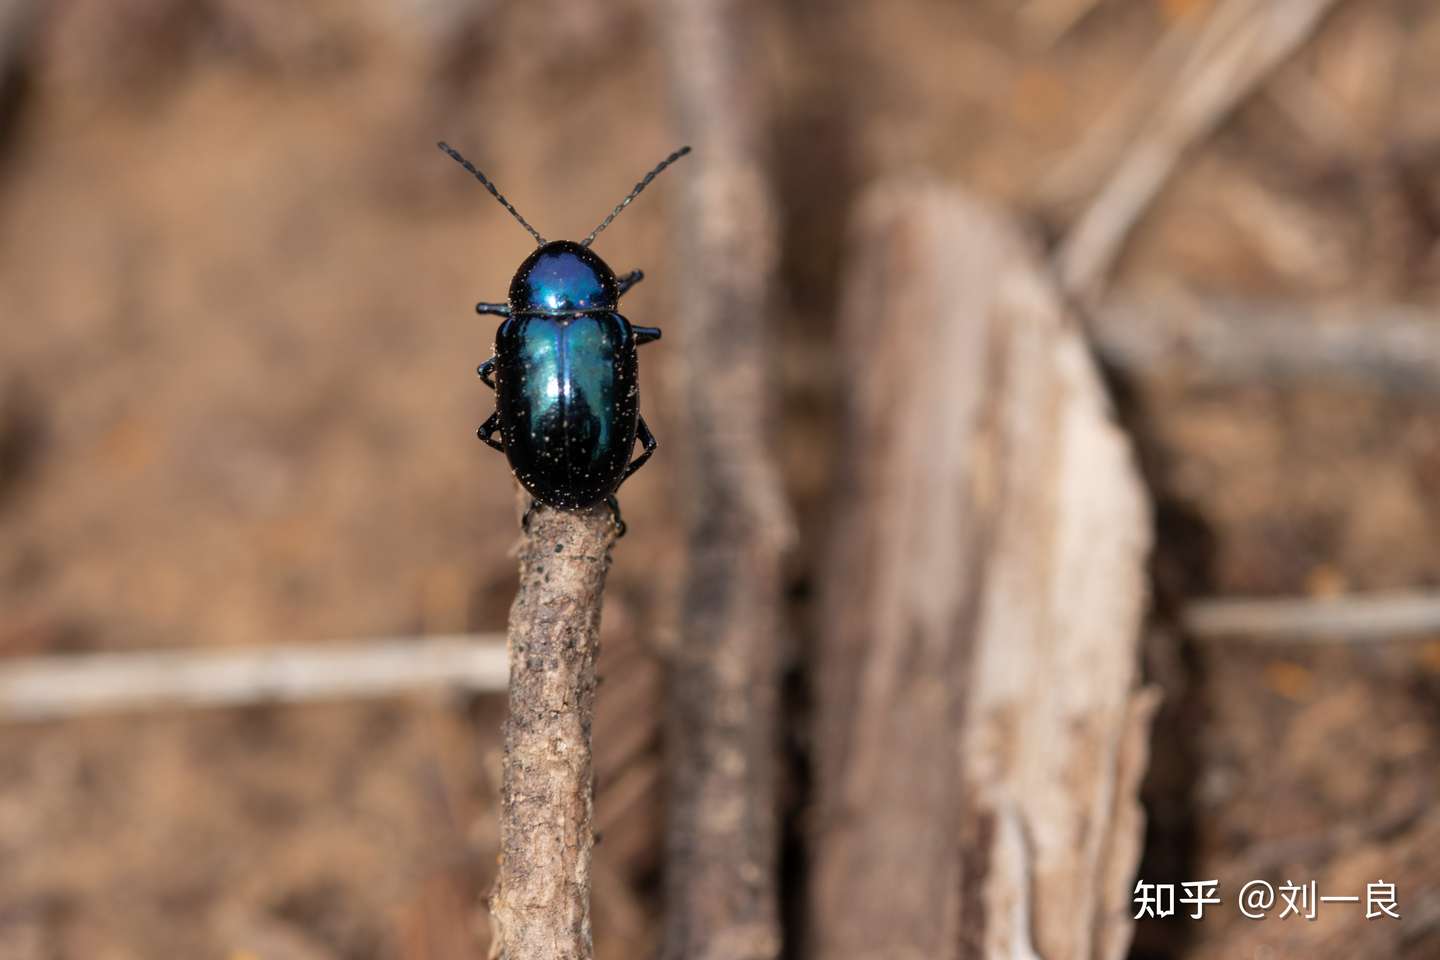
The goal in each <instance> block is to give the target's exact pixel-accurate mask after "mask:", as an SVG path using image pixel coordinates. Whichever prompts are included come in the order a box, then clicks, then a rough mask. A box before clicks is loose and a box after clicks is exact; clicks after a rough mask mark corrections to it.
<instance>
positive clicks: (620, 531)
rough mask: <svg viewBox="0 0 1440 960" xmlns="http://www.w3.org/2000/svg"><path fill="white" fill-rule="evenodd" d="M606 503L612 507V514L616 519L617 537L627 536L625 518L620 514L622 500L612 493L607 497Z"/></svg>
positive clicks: (617, 538)
mask: <svg viewBox="0 0 1440 960" xmlns="http://www.w3.org/2000/svg"><path fill="white" fill-rule="evenodd" d="M605 505H606V506H607V507H609V508H610V516H611V517H613V518H614V520H615V539H616V540H619V539H620V538H621V537H623V536H625V530H626V529H627V528H626V526H625V518H624V517H622V516H620V501H619V500H617V499H615V495H614V494H613V493H612V494H611V495H610V496H608V497H606V498H605Z"/></svg>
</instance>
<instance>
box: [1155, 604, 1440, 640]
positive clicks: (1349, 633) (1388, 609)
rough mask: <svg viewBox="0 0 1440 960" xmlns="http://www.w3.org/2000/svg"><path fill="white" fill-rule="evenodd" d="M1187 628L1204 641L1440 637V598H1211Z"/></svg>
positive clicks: (1192, 609) (1192, 613) (1191, 608)
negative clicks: (1228, 639) (1231, 639)
mask: <svg viewBox="0 0 1440 960" xmlns="http://www.w3.org/2000/svg"><path fill="white" fill-rule="evenodd" d="M1182 622H1183V623H1184V625H1185V629H1186V631H1187V632H1188V633H1190V634H1191V635H1193V636H1195V637H1198V638H1200V639H1202V640H1218V639H1224V638H1234V639H1238V640H1260V641H1263V640H1273V641H1279V642H1286V643H1293V642H1302V643H1358V642H1377V641H1386V640H1409V639H1416V638H1422V637H1440V594H1437V593H1424V592H1420V591H1415V592H1411V593H1391V594H1373V595H1369V596H1366V595H1359V596H1347V597H1210V598H1207V599H1203V600H1196V601H1194V602H1192V603H1189V604H1186V606H1185V611H1184V616H1183V621H1182Z"/></svg>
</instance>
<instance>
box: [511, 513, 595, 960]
mask: <svg viewBox="0 0 1440 960" xmlns="http://www.w3.org/2000/svg"><path fill="white" fill-rule="evenodd" d="M614 540H615V527H614V524H613V522H612V519H611V516H610V513H609V510H608V508H606V507H604V506H600V507H598V508H595V509H592V510H589V511H586V512H583V513H570V512H564V511H557V510H549V509H545V508H541V509H538V510H536V511H535V513H534V514H533V515H532V516H531V518H530V524H529V530H528V532H527V533H526V536H525V539H524V541H523V543H522V545H521V547H520V588H519V592H517V593H516V595H515V603H514V605H513V606H512V607H511V608H510V626H509V633H508V636H507V647H508V649H509V659H510V712H509V716H508V717H507V718H506V720H505V757H504V770H503V776H502V784H501V791H500V871H499V876H498V878H497V880H496V884H495V893H494V894H493V895H492V896H491V898H490V916H491V920H492V922H493V933H494V938H493V940H492V943H491V948H490V955H491V957H492V958H499V960H589V958H590V956H591V942H590V851H591V848H592V847H593V846H594V842H595V837H594V832H593V826H592V817H593V813H594V810H593V806H594V776H593V769H592V761H591V753H590V724H591V720H592V718H593V716H594V706H595V659H596V654H597V652H598V650H597V648H598V646H599V633H600V599H601V594H602V592H603V591H604V588H605V572H606V569H607V568H608V567H609V565H610V547H611V545H612V544H613V543H614Z"/></svg>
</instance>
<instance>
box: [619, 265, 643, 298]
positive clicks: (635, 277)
mask: <svg viewBox="0 0 1440 960" xmlns="http://www.w3.org/2000/svg"><path fill="white" fill-rule="evenodd" d="M644 279H645V271H643V270H631V271H630V272H629V273H627V274H625V276H623V277H617V278H616V279H615V284H616V286H617V287H619V295H620V296H622V297H623V296H625V291H627V290H629V289H630V288H631V287H633V286H635V284H637V283H639V282H640V281H641V280H644Z"/></svg>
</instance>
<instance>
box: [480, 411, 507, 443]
mask: <svg viewBox="0 0 1440 960" xmlns="http://www.w3.org/2000/svg"><path fill="white" fill-rule="evenodd" d="M499 429H500V412H499V411H498V410H497V411H496V412H494V413H492V414H490V416H489V417H488V418H487V419H486V420H485V422H484V423H482V424H481V425H480V429H479V430H476V431H475V436H477V437H479V438H480V439H481V440H484V441H485V442H486V443H487V444H489V445H490V446H492V447H494V448H495V449H496V450H499V451H500V452H501V453H504V452H505V444H503V443H501V442H500V441H499V440H496V439H495V431H496V430H499Z"/></svg>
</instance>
